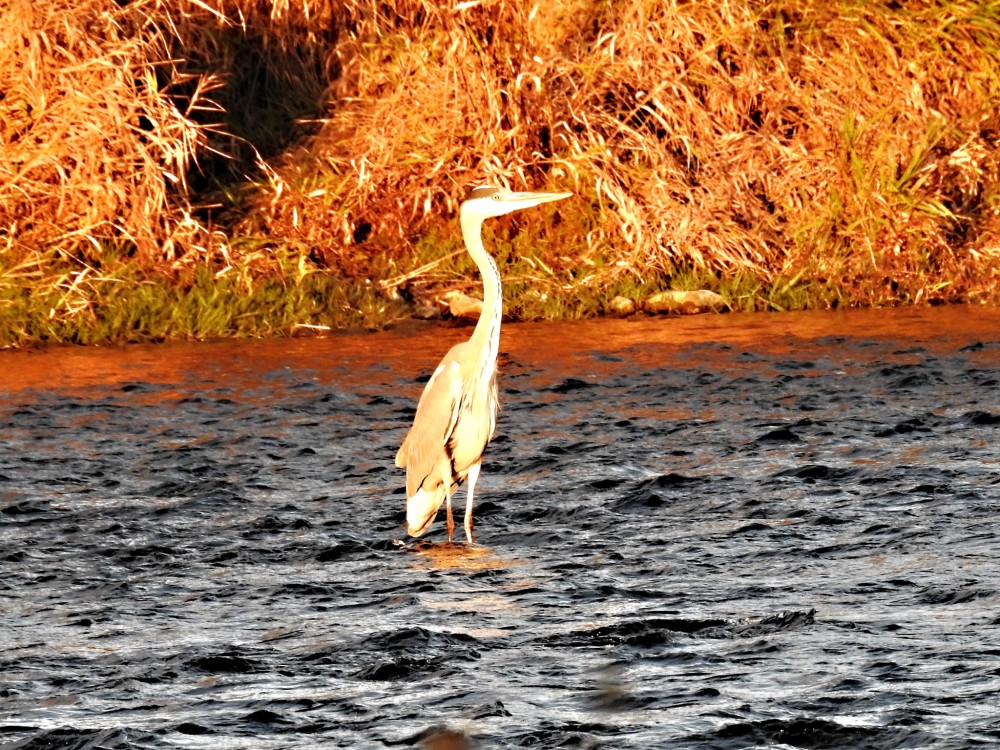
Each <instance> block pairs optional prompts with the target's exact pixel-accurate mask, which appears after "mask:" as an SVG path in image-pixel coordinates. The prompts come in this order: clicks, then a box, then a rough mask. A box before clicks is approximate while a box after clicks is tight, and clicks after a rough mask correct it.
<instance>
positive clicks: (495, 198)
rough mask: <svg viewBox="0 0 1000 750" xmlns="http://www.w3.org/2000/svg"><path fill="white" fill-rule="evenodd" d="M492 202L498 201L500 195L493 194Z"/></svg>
mask: <svg viewBox="0 0 1000 750" xmlns="http://www.w3.org/2000/svg"><path fill="white" fill-rule="evenodd" d="M493 200H495V201H498V200H500V193H493Z"/></svg>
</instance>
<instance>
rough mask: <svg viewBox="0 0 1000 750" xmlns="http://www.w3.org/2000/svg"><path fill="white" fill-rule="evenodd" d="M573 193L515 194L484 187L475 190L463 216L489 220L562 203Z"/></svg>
mask: <svg viewBox="0 0 1000 750" xmlns="http://www.w3.org/2000/svg"><path fill="white" fill-rule="evenodd" d="M571 195H573V194H572V193H515V192H513V191H511V190H508V189H507V188H503V187H494V186H493V185H483V186H482V187H477V188H473V190H472V192H471V193H469V197H468V198H466V199H465V202H464V203H463V204H462V216H463V217H464V216H475V217H476V218H478V219H480V220H482V219H488V218H490V217H491V216H502V215H503V214H509V213H511V212H512V211H520V210H521V209H522V208H531V207H532V206H537V205H539V204H542V203H549V202H551V201H561V200H562V199H563V198H569V197H570V196H571Z"/></svg>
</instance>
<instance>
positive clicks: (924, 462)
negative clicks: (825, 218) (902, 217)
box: [0, 308, 1000, 749]
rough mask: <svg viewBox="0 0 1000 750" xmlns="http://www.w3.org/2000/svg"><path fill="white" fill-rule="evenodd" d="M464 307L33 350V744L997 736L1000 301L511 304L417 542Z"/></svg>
mask: <svg viewBox="0 0 1000 750" xmlns="http://www.w3.org/2000/svg"><path fill="white" fill-rule="evenodd" d="M467 334H468V329H464V330H463V329H448V328H440V327H437V328H427V327H412V328H409V327H408V328H407V329H406V330H399V331H395V332H390V333H384V334H377V335H359V336H338V337H334V338H331V339H326V340H295V341H266V342H251V343H247V342H236V343H233V342H226V343H217V344H189V345H164V346H151V347H129V348H126V349H120V350H115V349H112V350H94V349H58V350H52V351H45V352H8V353H0V388H2V394H0V618H2V620H0V621H2V623H3V624H2V626H0V747H3V748H15V747H16V748H81V749H82V748H132V747H136V748H139V747H142V748H146V747H149V748H166V747H186V748H200V747H204V748H230V747H231V748H314V747H395V746H400V747H407V746H413V745H416V746H419V745H420V744H421V743H422V741H423V738H424V737H425V735H426V733H427V732H428V730H430V729H432V728H433V727H436V726H437V727H441V726H447V727H450V728H451V729H453V730H457V731H460V732H462V733H464V734H465V735H467V736H468V737H470V738H472V740H473V741H474V742H475V744H476V746H477V747H482V748H492V747H607V748H649V747H665V746H669V747H672V748H743V747H748V746H754V745H762V746H774V747H808V748H827V747H830V748H832V747H855V748H858V747H870V748H894V747H954V748H968V747H976V746H984V747H993V746H995V745H996V744H997V743H998V742H1000V711H998V710H997V705H1000V615H998V604H1000V594H998V592H1000V565H998V563H997V561H996V557H997V549H998V548H1000V545H998V542H1000V522H998V511H1000V466H998V458H1000V453H998V450H997V438H998V436H1000V404H998V402H997V393H998V382H1000V315H998V314H997V312H996V311H987V310H981V309H975V308H950V309H928V310H909V311H876V312H852V313H838V314H795V315H758V316H737V315H733V316H713V317H701V318H682V319H655V320H629V321H620V322H614V321H602V322H592V323H585V324H572V325H567V324H562V325H548V324H545V325H516V326H508V327H506V328H505V333H504V339H503V342H502V349H503V350H504V352H505V355H504V361H503V363H502V372H503V380H502V383H501V398H502V407H503V412H502V415H501V422H500V433H501V434H500V436H499V437H498V439H497V440H496V441H495V442H494V443H493V444H492V445H491V447H490V449H489V450H488V453H487V461H486V464H485V466H484V472H483V476H482V478H481V480H480V487H481V492H477V498H478V500H479V502H478V507H477V511H476V521H477V532H478V536H479V545H477V546H475V547H473V548H465V547H464V546H462V545H456V546H454V547H452V546H448V545H446V544H443V543H442V539H443V531H442V529H441V526H442V524H441V523H440V521H439V523H438V524H437V525H436V526H435V528H434V531H433V532H432V533H431V534H430V535H429V538H428V541H421V542H420V543H419V544H416V545H413V546H412V547H410V548H409V549H403V550H401V549H400V548H399V547H397V546H396V545H395V544H394V543H393V540H394V539H398V538H400V537H401V534H402V527H401V524H402V520H403V513H402V508H403V496H402V490H401V486H402V482H403V478H402V474H401V472H400V471H399V470H397V469H395V467H394V466H393V464H392V459H393V456H394V454H395V450H396V447H397V446H398V443H399V441H400V439H401V438H402V435H403V434H404V432H405V430H406V428H407V426H408V423H409V420H410V419H412V415H413V409H414V406H415V403H416V398H417V396H418V395H419V391H420V387H421V386H420V382H419V378H420V377H421V376H423V377H426V375H427V374H429V372H430V370H431V369H432V368H433V366H434V365H435V364H436V362H437V359H438V358H439V357H440V355H441V354H442V353H443V352H444V351H445V350H446V349H447V347H448V346H449V345H450V344H451V343H453V342H454V341H457V340H459V339H461V338H463V337H464V336H466V335H467Z"/></svg>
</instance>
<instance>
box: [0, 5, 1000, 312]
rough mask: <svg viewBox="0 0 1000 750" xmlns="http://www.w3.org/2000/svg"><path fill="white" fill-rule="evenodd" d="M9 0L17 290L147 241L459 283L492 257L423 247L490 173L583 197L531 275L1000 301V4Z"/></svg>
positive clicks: (69, 295) (11, 249) (303, 267)
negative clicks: (471, 265) (748, 283)
mask: <svg viewBox="0 0 1000 750" xmlns="http://www.w3.org/2000/svg"><path fill="white" fill-rule="evenodd" d="M3 9H4V24H3V26H2V28H0V92H2V93H3V95H2V97H0V252H2V253H3V255H2V264H0V273H2V276H0V291H2V290H3V288H4V284H7V285H8V286H9V285H10V284H12V283H13V281H12V280H15V279H16V280H20V281H19V283H23V282H25V280H29V281H32V283H37V284H49V285H50V286H52V287H53V288H58V289H61V290H63V291H64V292H65V293H64V294H63V295H62V296H63V298H64V299H65V300H66V302H65V304H64V306H63V307H62V308H59V307H58V305H57V307H56V308H53V315H76V314H79V312H80V311H81V310H86V309H87V306H88V304H89V302H88V301H89V300H94V299H97V298H99V297H100V294H101V291H100V290H101V284H102V283H105V281H104V280H106V279H110V276H104V275H102V274H103V273H104V271H102V269H106V268H107V267H109V266H112V265H114V263H121V262H125V263H130V264H139V265H142V266H143V267H145V268H148V269H151V272H152V273H165V274H169V275H171V277H172V278H183V277H184V273H185V269H187V270H188V271H190V269H193V268H199V267H207V268H209V269H211V270H213V272H216V273H219V274H221V275H226V274H233V273H237V274H244V275H246V276H247V278H248V281H247V283H246V285H245V286H246V287H247V288H248V289H249V288H250V287H251V286H252V278H253V277H255V276H259V275H267V274H268V273H269V272H270V269H273V268H275V267H280V268H281V269H282V271H281V272H282V273H285V269H287V268H288V264H289V262H291V263H292V265H294V266H296V267H297V268H298V269H299V271H298V278H299V280H300V281H301V279H303V278H305V277H306V276H308V275H309V274H311V273H314V272H327V273H331V274H333V275H334V276H336V277H338V278H342V279H354V280H357V281H358V282H359V283H363V282H364V280H365V279H369V280H371V281H373V282H377V281H380V280H381V281H386V280H389V281H390V282H392V283H388V284H385V285H384V286H385V288H386V289H387V290H388V291H389V292H390V293H391V292H394V291H395V289H396V287H397V286H403V287H405V286H407V285H409V286H419V285H421V284H424V285H426V284H431V285H435V284H437V285H442V284H444V285H454V283H455V279H456V274H458V273H461V271H462V269H463V268H464V267H465V266H463V264H462V259H461V258H458V259H455V260H449V261H448V262H446V263H443V264H434V265H429V266H428V267H427V268H426V270H425V271H424V272H422V273H421V274H419V275H416V276H415V275H413V274H412V273H411V272H412V271H413V270H414V269H415V268H417V267H419V266H423V265H424V264H426V263H427V262H428V261H430V260H433V258H434V256H435V255H446V254H447V253H448V252H449V251H450V250H452V249H453V246H454V243H455V241H456V239H457V231H456V229H455V227H454V224H455V222H454V220H453V219H454V215H455V213H456V211H457V207H458V203H459V202H460V200H461V199H462V197H463V196H464V194H465V192H466V190H467V189H468V187H469V186H471V185H473V184H477V183H481V182H484V181H496V182H502V183H508V184H510V185H511V186H514V187H527V188H537V189H544V188H550V189H570V190H573V191H574V192H575V193H577V195H578V196H579V197H578V198H577V199H576V200H575V201H573V202H572V203H570V202H567V203H566V204H560V206H559V207H558V208H557V209H553V213H551V214H548V215H538V214H537V212H536V214H533V217H532V219H531V221H532V222H535V223H536V224H537V226H533V227H532V230H531V235H532V236H533V237H536V238H538V246H537V248H536V249H535V250H530V251H529V252H527V254H526V255H525V254H524V253H522V255H525V257H524V258H523V259H522V260H521V261H516V262H515V260H510V263H511V264H513V266H511V268H510V269H509V270H511V272H512V273H513V274H514V279H515V286H516V283H517V279H520V281H521V282H523V283H522V287H523V288H524V289H526V290H528V291H530V290H531V288H532V287H533V288H535V290H536V291H537V290H538V289H543V290H549V291H552V292H553V293H555V292H559V293H563V294H575V295H590V296H591V297H595V298H599V297H600V296H601V295H603V294H605V293H606V294H608V295H610V294H612V293H614V291H615V290H617V291H621V290H622V289H625V288H627V287H628V285H629V284H633V285H641V284H642V283H644V282H647V281H648V280H649V279H650V278H656V279H658V280H660V281H664V280H666V281H669V280H670V279H671V278H673V279H675V280H676V279H680V278H681V277H682V276H684V274H687V277H686V278H688V279H690V278H692V276H691V274H694V275H695V276H697V277H698V278H699V279H700V280H701V281H702V282H705V283H708V284H709V285H711V283H712V282H713V280H714V281H715V282H716V283H717V284H719V285H720V286H719V288H723V287H724V286H725V284H726V283H732V280H733V279H744V280H746V279H753V280H755V283H757V284H759V285H763V286H764V287H770V288H772V290H773V289H782V290H788V289H791V288H793V287H794V288H803V289H812V290H813V291H812V292H811V293H809V294H806V295H805V296H804V297H802V300H803V301H802V304H810V305H816V304H838V303H839V304H891V303H898V302H924V301H934V300H984V299H992V300H993V301H996V300H997V294H998V293H997V291H996V290H997V289H998V288H1000V283H998V282H1000V276H998V268H1000V188H998V185H1000V115H998V112H1000V49H998V47H1000V5H998V4H997V2H996V0H957V1H956V2H949V3H940V2H932V1H931V0H915V1H914V2H909V3H896V2H889V1H887V0H880V1H876V2H867V1H864V0H840V1H839V2H834V3H823V2H818V0H799V1H798V2H791V3H789V2H780V3H779V2H765V3H758V2H749V0H744V1H742V2H737V1H735V0H727V1H726V2H720V3H707V2H674V1H669V0H667V1H664V0H658V1H654V0H622V2H614V3H606V2H598V1H597V0H548V1H547V2H540V1H539V0H532V1H530V2H526V3H510V2H507V1H506V0H461V1H459V0H449V1H448V2H445V3H436V2H429V0H385V1H384V2H378V3H372V2H367V0H366V1H365V2H361V0H342V1H341V2H333V0H319V1H318V2H310V1H309V0H297V1H296V0H270V1H268V0H258V2H249V0H175V1H170V0H131V1H126V0H121V2H116V1H115V0H82V1H81V2H70V1H69V0H52V1H51V2H47V3H34V2H31V1H30V0H7V2H5V3H4V4H3ZM303 120H310V121H311V123H309V124H308V127H311V128H312V130H313V135H312V136H311V137H310V138H308V139H305V140H303V139H299V140H298V141H294V140H293V137H294V135H295V134H296V133H301V132H303V130H302V128H303ZM218 153H222V154H224V155H225V156H226V157H228V158H230V159H232V166H231V168H229V169H228V170H227V169H222V168H220V167H219V165H220V159H219V157H218ZM254 162H258V164H257V170H256V171H255V172H252V169H251V168H252V167H253V163H254ZM251 173H252V176H251V177H250V178H245V177H244V175H245V174H251ZM213 203H216V204H219V205H218V206H216V207H215V208H211V207H210V206H207V205H206V204H213ZM519 221H526V219H523V218H522V219H519V218H514V219H511V220H508V222H507V223H503V222H501V223H498V225H497V226H498V227H499V229H498V230H497V231H498V236H497V240H498V242H499V243H500V245H504V243H507V246H509V248H513V250H516V251H522V250H523V249H524V247H523V245H524V243H523V241H522V240H521V239H520V238H519V235H518V226H519V224H518V223H517V222H519ZM422 238H423V239H422ZM426 238H437V243H438V244H440V245H442V246H443V247H441V248H438V249H435V248H434V247H432V246H431V244H430V243H428V242H427V239H426ZM290 259H291V260H290ZM518 263H520V265H518ZM106 283H112V281H107V282H106ZM678 283H680V282H678ZM723 290H724V289H723ZM525 293H527V291H526V292H525ZM764 299H766V295H765V297H764ZM755 300H756V301H754V300H751V302H750V303H748V304H749V306H759V299H758V298H755ZM588 309H590V308H588ZM2 310H3V306H2V299H0V312H2Z"/></svg>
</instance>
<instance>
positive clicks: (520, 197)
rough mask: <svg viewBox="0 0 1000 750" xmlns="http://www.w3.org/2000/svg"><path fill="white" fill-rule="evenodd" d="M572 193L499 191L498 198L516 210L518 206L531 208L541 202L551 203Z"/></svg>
mask: <svg viewBox="0 0 1000 750" xmlns="http://www.w3.org/2000/svg"><path fill="white" fill-rule="evenodd" d="M571 195H573V194H572V193H501V194H500V200H501V201H502V202H503V203H505V204H507V205H509V206H510V208H511V210H512V211H514V210H517V209H519V208H531V207H532V206H538V205H541V204H542V203H551V202H552V201H561V200H562V199H563V198H569V197H570V196H571Z"/></svg>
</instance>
